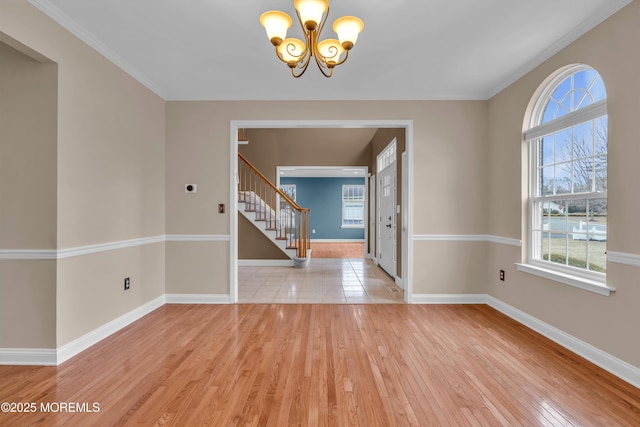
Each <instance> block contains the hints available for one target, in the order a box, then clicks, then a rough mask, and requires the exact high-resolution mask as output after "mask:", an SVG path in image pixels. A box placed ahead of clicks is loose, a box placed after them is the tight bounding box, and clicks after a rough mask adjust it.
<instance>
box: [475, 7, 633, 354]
mask: <svg viewBox="0 0 640 427" xmlns="http://www.w3.org/2000/svg"><path fill="white" fill-rule="evenodd" d="M639 40H640V3H639V2H637V1H635V2H632V3H631V4H630V5H629V6H627V7H625V8H624V9H622V10H621V11H620V12H618V13H617V14H615V15H614V16H613V17H611V18H610V19H608V20H607V21H605V22H604V23H602V24H601V25H599V26H598V27H596V28H595V29H594V30H592V31H590V32H589V33H587V34H586V35H584V36H583V37H581V38H580V39H579V40H577V41H576V42H575V43H573V44H572V45H570V46H569V47H567V48H566V49H564V50H563V51H562V52H560V53H559V54H557V55H555V56H553V57H552V58H551V59H549V60H548V61H546V62H545V63H544V64H542V65H541V66H539V67H537V68H536V69H535V70H533V71H532V72H531V73H529V74H527V75H526V76H525V77H523V78H522V79H520V80H519V81H517V82H516V83H514V84H513V85H511V86H510V87H508V88H507V89H505V90H504V91H502V92H501V93H500V94H498V95H497V96H495V97H493V98H492V99H491V100H490V101H489V121H490V138H489V140H488V142H489V143H488V145H487V153H488V161H489V165H490V168H489V177H488V189H489V192H488V197H489V206H495V207H497V208H496V209H492V210H491V216H490V217H489V233H490V234H493V235H498V236H502V237H509V238H514V239H519V238H522V239H524V238H525V237H526V222H524V221H523V218H526V203H525V198H526V195H527V189H526V185H523V184H522V183H523V182H525V183H526V176H527V175H526V174H527V165H526V161H524V159H526V151H525V148H526V147H525V146H524V144H523V143H522V142H521V141H522V131H523V121H524V118H525V112H526V110H527V106H528V104H529V101H530V100H531V98H532V96H533V94H534V93H535V91H536V90H537V88H538V87H539V85H540V84H541V83H542V82H543V81H544V80H545V79H546V78H547V77H548V76H549V75H550V74H552V73H553V72H555V71H556V70H558V69H559V68H561V67H564V66H566V65H568V64H574V63H583V64H588V65H590V66H592V67H594V68H595V69H596V70H598V71H599V72H600V74H601V75H602V77H603V79H604V83H605V85H606V88H607V105H608V113H609V168H608V170H609V180H608V190H609V191H608V199H609V209H608V229H607V234H608V235H607V237H608V241H607V250H608V251H609V252H611V251H615V252H624V253H629V254H635V255H637V254H640V240H639V239H638V236H640V223H639V222H638V218H637V217H638V215H637V212H638V211H640V198H639V197H638V190H637V183H638V182H640V168H638V159H640V144H639V143H638V118H639V117H640V102H639V101H638V100H640V81H639V80H638V76H637V74H638V69H640V55H638V41H639ZM523 258H526V242H525V246H524V247H523V248H517V247H509V246H503V245H490V256H489V263H488V268H489V270H488V271H487V283H488V286H489V291H490V293H491V294H492V295H493V296H495V297H497V298H498V299H500V300H502V301H504V302H506V303H508V304H510V305H512V306H515V307H517V308H518V309H520V310H522V311H524V312H526V313H528V314H530V315H532V316H534V317H536V318H538V319H540V320H542V321H545V322H547V323H549V324H551V325H553V326H555V327H557V328H559V329H561V330H563V331H565V332H567V333H569V334H571V335H573V336H575V337H577V338H579V339H582V340H584V341H586V342H588V343H589V344H592V345H594V346H595V347H597V348H600V349H602V350H604V351H606V352H607V353H610V354H612V355H614V356H617V357H619V358H621V359H623V360H625V361H626V362H629V363H631V364H633V365H634V366H640V333H639V332H638V325H640V309H638V308H639V306H638V301H640V287H639V286H638V280H637V276H638V268H637V267H632V266H628V265H622V264H616V263H613V262H608V263H607V282H608V283H609V284H610V285H612V286H615V287H617V292H615V294H613V295H612V296H610V297H605V296H600V295H596V294H593V293H589V292H586V291H582V290H579V289H576V288H572V287H569V286H566V285H562V284H559V283H556V282H553V281H549V280H545V279H541V278H539V277H535V276H531V275H529V274H527V273H522V272H519V271H517V270H516V269H515V268H514V267H513V265H514V263H516V262H519V261H521V260H522V259H523ZM500 268H503V269H506V270H507V271H506V272H507V280H506V282H504V283H502V282H499V281H498V270H499V269H500Z"/></svg>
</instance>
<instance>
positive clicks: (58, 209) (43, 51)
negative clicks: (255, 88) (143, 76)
mask: <svg viewBox="0 0 640 427" xmlns="http://www.w3.org/2000/svg"><path fill="white" fill-rule="evenodd" d="M0 32H1V33H0V39H2V40H5V41H6V40H10V42H11V43H12V45H14V46H18V47H19V48H22V47H25V46H26V48H25V51H27V52H28V53H32V52H36V53H37V55H36V56H37V57H38V58H48V60H50V61H51V64H44V65H38V66H33V65H30V66H29V70H31V71H29V70H28V71H29V72H30V73H31V74H32V75H34V77H32V78H31V80H30V82H33V81H35V80H34V79H38V78H40V79H41V80H39V81H41V82H42V83H38V85H39V86H41V89H42V90H39V89H38V87H37V86H36V87H34V88H33V90H31V89H29V88H28V87H24V86H25V85H22V86H17V87H15V88H14V89H13V90H14V91H16V92H18V93H17V94H16V95H14V97H18V98H22V97H24V96H25V95H28V96H31V95H34V96H35V95H37V96H40V97H43V98H44V102H43V103H42V104H41V105H39V106H38V107H39V108H30V109H26V108H21V109H15V110H14V111H12V112H10V113H11V114H13V115H11V114H7V115H6V116H5V117H10V118H11V119H12V121H14V123H15V128H9V132H12V133H13V134H15V133H16V130H17V129H24V130H25V131H26V132H25V134H26V136H25V137H26V138H29V139H30V140H31V143H30V144H21V147H15V146H13V145H12V144H15V143H16V142H15V141H13V140H11V139H10V138H9V139H5V138H2V140H1V142H0V145H2V147H3V148H1V150H6V149H8V150H9V151H10V153H11V154H10V156H11V155H14V154H15V156H16V158H17V159H19V161H20V162H26V161H28V162H29V163H31V164H32V165H33V166H32V169H31V170H29V169H26V170H17V172H16V174H17V175H16V177H18V176H19V177H21V178H24V185H28V186H29V187H28V188H26V189H27V190H29V191H25V192H24V193H19V194H16V193H15V190H14V193H12V195H11V197H12V198H14V200H20V201H21V203H20V204H16V205H14V207H13V208H12V210H11V211H10V212H9V214H10V215H11V216H12V217H14V218H15V217H19V218H21V219H20V221H22V222H21V224H25V223H32V222H33V223H37V224H32V225H31V229H30V230H26V231H24V230H19V232H18V231H16V232H14V236H19V237H20V239H23V242H19V241H16V239H15V238H12V239H13V240H11V239H9V242H8V243H7V244H8V245H9V246H8V247H7V246H6V245H5V244H4V243H3V244H2V249H23V248H28V249H58V250H61V249H70V248H78V247H81V246H85V245H100V244H105V243H111V242H116V241H121V240H129V239H136V238H143V237H150V236H158V235H164V234H165V231H164V226H165V203H164V194H165V193H164V176H165V173H164V169H165V103H164V101H163V100H162V99H161V98H160V97H158V96H157V95H155V94H153V93H152V92H150V91H149V90H148V89H146V88H145V87H143V86H142V85H141V84H140V83H138V82H137V81H135V80H134V79H133V78H131V77H130V76H129V75H127V74H126V73H125V72H123V71H122V70H121V69H119V68H117V67H116V66H115V65H113V64H112V63H110V62H109V61H108V60H106V59H105V58H104V57H102V56H101V55H100V54H98V53H97V52H95V51H94V50H92V49H91V48H89V47H88V46H87V45H86V44H85V43H83V42H82V41H80V40H78V39H77V38H76V37H74V36H73V35H71V34H70V33H69V32H67V31H66V30H63V29H62V28H61V27H60V26H58V25H57V24H56V23H54V22H53V21H52V20H50V19H49V18H47V17H46V16H45V15H43V14H42V13H41V12H39V11H38V10H37V9H35V8H34V7H33V6H31V5H30V4H29V3H28V2H26V1H19V0H8V1H5V2H2V4H1V5H0ZM0 50H2V53H0V55H4V56H3V58H5V57H6V55H13V57H14V60H13V61H12V63H13V64H17V63H18V62H20V61H22V62H24V63H25V64H26V63H29V61H28V60H26V59H24V58H23V57H21V56H19V55H17V56H16V54H14V53H13V52H11V51H9V53H7V49H6V48H4V47H3V48H2V49H0ZM16 58H18V59H16ZM3 67H4V62H3ZM56 68H57V75H56V73H55V70H56ZM50 70H53V71H50ZM10 74H12V75H14V74H17V72H16V73H13V72H11V73H10ZM0 77H1V76H0ZM27 77H29V76H28V75H26V76H25V78H27ZM16 78H18V77H16ZM52 82H54V84H52ZM0 84H2V83H0ZM29 84H31V83H29ZM29 84H27V85H26V86H28V85H29ZM22 89H24V90H22ZM56 92H57V99H56V98H55V94H56ZM9 93H11V92H9ZM3 95H4V94H3ZM27 98H28V97H26V98H23V99H25V102H26V101H28V99H27ZM23 99H17V100H16V103H15V104H13V106H15V105H19V106H22V105H25V104H24V103H21V102H22V100H23ZM52 99H53V101H51V100H52ZM40 111H46V112H44V113H42V112H40ZM52 111H53V112H52ZM3 112H4V111H3ZM33 112H35V113H37V114H40V115H41V114H46V117H45V118H44V120H42V123H41V122H40V120H38V116H36V117H33V116H32V115H31V114H32V113H33ZM34 122H36V124H34ZM32 144H38V146H33V145H32ZM2 154H3V155H5V154H6V153H5V152H3V153H2ZM3 157H4V156H3ZM12 165H15V163H12ZM3 169H4V167H3ZM20 174H21V175H20ZM2 178H3V179H0V181H2V183H1V184H0V185H2V187H1V188H2V189H3V190H2V191H3V193H4V192H5V191H6V184H7V179H6V177H4V176H3V177H2ZM14 179H15V178H14ZM3 209H4V203H3ZM40 217H42V218H40ZM1 224H2V225H0V236H2V237H6V236H8V234H7V233H8V232H7V228H6V225H7V224H8V225H9V228H10V227H11V224H9V221H8V220H7V218H6V217H3V218H2V221H1ZM20 227H22V228H24V225H20ZM3 242H4V239H3ZM156 246H158V245H145V246H141V247H140V248H136V249H137V250H139V251H140V252H141V254H140V255H139V256H137V257H136V256H133V257H132V256H128V255H130V252H129V251H130V249H129V248H127V249H123V250H120V249H114V250H112V251H106V252H99V253H96V254H91V255H81V256H76V257H71V258H64V259H60V260H58V261H44V260H42V261H29V262H23V261H19V262H18V261H0V271H2V272H3V277H2V282H1V283H0V291H1V292H2V295H3V297H4V295H14V294H15V293H14V292H13V290H11V289H9V287H10V285H12V284H11V283H9V281H8V280H5V278H6V277H5V276H4V274H5V273H4V272H5V271H6V270H7V269H9V270H10V274H11V276H10V277H19V278H21V280H22V282H21V286H22V289H21V293H20V294H19V295H16V298H15V300H14V301H13V300H12V302H15V303H16V304H17V305H16V306H15V307H14V311H15V312H24V313H29V315H35V316H36V317H35V318H34V319H30V322H31V323H32V324H34V325H41V324H47V327H46V328H44V330H45V332H43V333H40V332H33V331H32V332H30V334H31V335H32V336H31V337H30V338H27V339H21V340H8V341H5V339H8V338H6V336H5V335H4V334H3V335H2V338H0V348H1V347H5V346H7V347H12V346H17V345H20V346H26V347H43V348H50V347H51V346H52V344H53V345H54V346H58V347H59V346H61V345H63V344H66V343H68V342H70V341H71V340H73V339H76V338H79V337H80V336H81V335H82V334H84V333H86V332H88V331H90V330H93V329H95V327H97V326H100V325H104V324H106V323H108V322H109V321H111V320H114V319H115V318H117V317H119V316H121V315H123V314H125V313H127V312H129V311H131V310H132V309H134V308H136V307H138V306H140V305H141V304H142V303H144V302H148V301H150V300H151V299H153V298H155V297H157V296H160V295H162V294H163V293H164V259H165V255H164V244H163V243H162V244H160V245H159V246H160V247H156ZM38 263H42V264H44V266H43V267H35V266H34V265H35V264H38ZM52 265H53V266H52ZM31 269H35V271H37V272H38V274H31ZM91 272H93V274H90V273H91ZM127 276H129V277H132V289H131V290H130V291H127V292H126V293H125V292H124V290H123V279H124V277H127ZM136 283H137V284H136ZM43 292H44V293H43ZM43 295H48V298H47V299H46V303H45V302H43V298H42V296H43ZM52 295H55V298H51V296H52ZM4 301H5V300H4V298H3V303H4ZM34 304H36V307H35V308H34ZM37 304H39V305H37ZM43 304H44V305H45V307H42V305H43ZM51 305H53V307H51ZM52 313H53V315H52ZM52 318H54V319H55V322H53V326H51V325H52V324H51V320H52ZM0 320H2V328H3V329H4V328H5V326H6V325H5V321H6V319H5V318H4V317H2V316H0ZM12 323H13V322H12ZM34 329H35V328H34ZM41 329H42V328H41Z"/></svg>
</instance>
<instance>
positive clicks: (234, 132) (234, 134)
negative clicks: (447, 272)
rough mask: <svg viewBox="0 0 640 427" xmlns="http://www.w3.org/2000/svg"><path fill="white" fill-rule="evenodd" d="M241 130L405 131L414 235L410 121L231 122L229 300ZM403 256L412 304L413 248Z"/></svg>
mask: <svg viewBox="0 0 640 427" xmlns="http://www.w3.org/2000/svg"><path fill="white" fill-rule="evenodd" d="M241 128H244V129H278V128H293V129H304V128H308V129H313V128H336V129H339V128H398V129H404V130H405V138H406V141H405V142H406V152H407V172H406V173H407V177H408V179H407V188H403V194H407V202H406V204H407V207H406V209H407V217H408V221H407V224H406V227H407V234H408V235H409V236H412V235H413V215H412V207H413V194H412V193H413V120H231V121H230V122H229V145H230V150H229V151H230V156H229V207H230V210H229V213H230V215H229V236H230V242H229V281H230V283H229V300H230V302H231V303H233V304H235V303H237V302H238V215H236V212H237V210H238V197H237V188H238V130H239V129H241ZM404 249H405V248H404V245H403V249H402V250H403V253H402V258H401V262H402V267H401V270H400V271H402V272H405V271H406V277H403V278H402V280H403V284H404V291H405V292H404V299H405V302H407V303H411V302H412V299H413V280H412V276H413V245H411V244H409V245H407V248H406V249H407V253H404Z"/></svg>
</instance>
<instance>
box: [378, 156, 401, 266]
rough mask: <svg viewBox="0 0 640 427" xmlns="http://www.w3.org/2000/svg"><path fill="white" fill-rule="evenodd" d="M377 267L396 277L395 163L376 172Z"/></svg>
mask: <svg viewBox="0 0 640 427" xmlns="http://www.w3.org/2000/svg"><path fill="white" fill-rule="evenodd" d="M378 265H380V267H381V268H382V269H383V270H384V271H386V272H387V273H388V274H389V275H390V276H391V277H393V278H395V277H396V272H397V270H396V162H395V161H393V162H391V163H389V164H388V165H387V167H385V168H384V169H383V170H382V171H378Z"/></svg>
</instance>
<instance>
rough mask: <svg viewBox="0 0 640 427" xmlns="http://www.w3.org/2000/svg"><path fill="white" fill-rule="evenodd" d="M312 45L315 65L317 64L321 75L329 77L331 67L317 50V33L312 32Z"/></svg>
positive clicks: (331, 70) (331, 72)
mask: <svg viewBox="0 0 640 427" xmlns="http://www.w3.org/2000/svg"><path fill="white" fill-rule="evenodd" d="M312 47H313V53H314V54H315V55H314V56H315V58H314V59H315V61H316V65H317V66H318V69H319V70H320V72H321V73H322V75H323V76H325V77H327V78H328V77H331V75H332V74H333V67H330V66H329V65H327V60H326V58H325V57H324V56H323V55H322V54H321V53H320V51H319V50H318V34H313V36H312ZM327 70H328V71H327Z"/></svg>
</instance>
